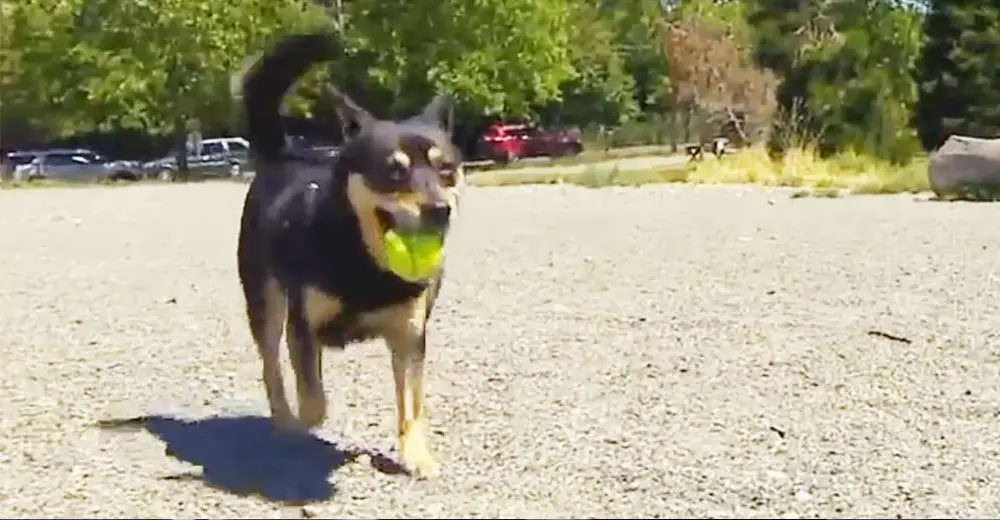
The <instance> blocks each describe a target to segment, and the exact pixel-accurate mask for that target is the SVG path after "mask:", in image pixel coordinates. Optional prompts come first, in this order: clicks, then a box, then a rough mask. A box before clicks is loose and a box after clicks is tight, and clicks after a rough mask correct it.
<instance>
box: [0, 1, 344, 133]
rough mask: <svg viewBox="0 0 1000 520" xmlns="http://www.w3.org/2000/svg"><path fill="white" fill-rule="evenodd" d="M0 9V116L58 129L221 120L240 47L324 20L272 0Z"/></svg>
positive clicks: (311, 10) (166, 127)
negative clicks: (0, 55) (0, 13)
mask: <svg viewBox="0 0 1000 520" xmlns="http://www.w3.org/2000/svg"><path fill="white" fill-rule="evenodd" d="M5 10H8V12H6V13H5V14H6V15H7V16H5V17H4V19H3V21H2V31H0V32H3V33H5V34H6V35H7V41H5V42H4V44H5V45H4V59H3V60H2V62H3V63H4V66H3V82H4V84H3V91H4V93H5V95H4V98H3V108H4V117H5V119H8V118H10V119H24V118H28V117H31V118H36V120H35V123H36V124H38V125H39V126H42V127H44V129H45V130H46V131H47V132H46V133H48V134H50V135H55V136H59V135H67V134H72V133H76V132H80V131H88V130H91V129H94V128H96V129H100V130H108V129H113V128H117V129H141V130H144V131H147V132H151V133H166V132H168V131H171V130H172V129H173V127H174V124H175V121H176V119H177V118H178V117H194V116H196V117H198V118H200V119H201V120H202V123H203V125H205V126H206V127H208V128H219V127H225V126H226V125H228V123H229V121H230V114H229V105H230V104H229V101H228V100H229V95H228V92H229V75H230V74H231V73H232V72H233V71H234V70H236V69H237V68H238V67H239V65H240V63H241V62H242V60H243V59H244V57H245V55H246V54H247V53H248V52H250V51H254V50H256V49H258V48H259V47H260V46H261V45H262V44H263V42H265V41H267V40H268V39H269V38H270V37H272V36H273V35H275V34H278V33H284V32H289V31H294V30H301V29H303V28H306V27H310V26H314V25H315V24H317V23H321V22H323V21H325V16H324V15H323V13H322V11H321V10H320V9H319V8H317V7H315V6H312V5H311V4H306V3H300V2H272V1H270V0H234V1H232V2H227V3H222V4H214V3H206V2H200V1H194V0H156V1H153V0H137V1H135V2H124V3H122V2H116V1H114V0H27V1H23V2H21V1H19V2H15V3H12V4H5ZM39 116H41V118H40V119H37V118H39Z"/></svg>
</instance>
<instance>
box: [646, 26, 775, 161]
mask: <svg viewBox="0 0 1000 520" xmlns="http://www.w3.org/2000/svg"><path fill="white" fill-rule="evenodd" d="M681 16H682V17H681V18H680V19H677V20H674V21H670V22H663V31H664V37H665V39H666V48H667V62H668V64H669V70H670V78H671V85H672V87H673V89H672V90H673V93H674V95H675V99H676V104H678V105H691V106H698V107H700V108H702V109H704V110H706V111H708V112H709V113H710V114H713V115H714V116H715V117H716V118H718V117H720V116H721V117H722V118H724V120H726V121H727V123H729V124H731V126H732V127H733V128H734V129H735V130H736V132H737V133H738V134H739V137H740V138H741V140H742V141H743V142H749V141H750V137H749V136H748V135H747V133H746V131H745V129H744V120H745V117H746V116H749V117H750V118H751V119H752V120H755V121H757V122H766V121H769V120H770V116H771V114H772V113H773V110H774V105H775V103H774V92H775V86H776V80H775V78H774V75H773V74H772V73H771V72H770V71H768V70H766V69H762V68H759V67H757V66H756V65H755V64H754V63H753V61H752V60H751V58H750V55H749V53H748V52H747V49H746V46H745V44H744V43H743V42H741V41H739V40H738V36H737V34H735V33H733V32H731V31H730V30H728V29H727V27H726V26H725V25H723V24H722V23H720V21H718V20H713V19H711V18H708V17H702V16H701V15H700V14H688V15H683V14H682V15H681Z"/></svg>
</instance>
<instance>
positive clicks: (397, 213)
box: [375, 206, 451, 237]
mask: <svg viewBox="0 0 1000 520" xmlns="http://www.w3.org/2000/svg"><path fill="white" fill-rule="evenodd" d="M375 218H376V219H377V220H378V223H379V226H381V228H382V231H383V232H385V231H389V230H393V231H397V232H400V233H407V234H412V233H420V234H426V233H431V234H435V235H439V236H441V237H444V235H445V234H446V233H447V232H448V227H449V224H450V221H451V211H450V209H447V208H432V209H422V210H420V211H419V212H416V213H414V212H412V211H408V210H406V209H403V208H392V207H385V206H378V207H376V208H375Z"/></svg>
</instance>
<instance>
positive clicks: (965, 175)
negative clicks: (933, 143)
mask: <svg viewBox="0 0 1000 520" xmlns="http://www.w3.org/2000/svg"><path fill="white" fill-rule="evenodd" d="M927 174H928V180H929V181H930V185H931V189H932V190H934V193H935V194H936V195H937V196H938V197H942V198H954V197H971V198H984V197H985V198H991V199H996V198H998V197H1000V139H982V138H979V137H967V136H961V135H953V136H950V137H948V140H947V141H945V143H944V144H943V145H942V146H941V148H938V149H937V151H935V152H934V153H933V154H932V155H931V161H930V167H929V168H928V172H927Z"/></svg>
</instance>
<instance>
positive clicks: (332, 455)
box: [98, 415, 403, 503]
mask: <svg viewBox="0 0 1000 520" xmlns="http://www.w3.org/2000/svg"><path fill="white" fill-rule="evenodd" d="M98 426H99V427H100V428H103V429H108V430H123V429H124V430H138V429H145V430H147V431H149V432H150V433H152V434H153V435H155V436H156V437H157V438H159V439H160V440H161V441H163V442H164V443H165V444H166V454H167V455H169V456H171V457H174V458H176V459H178V460H181V461H184V462H188V463H190V464H194V465H197V466H201V468H202V473H201V475H197V474H182V475H172V476H168V477H165V478H167V479H170V480H188V479H195V480H202V481H204V482H205V483H206V484H208V485H210V486H213V487H216V488H219V489H223V490H226V491H229V492H231V493H235V494H238V495H251V494H256V495H260V496H262V497H263V498H266V499H268V500H272V501H276V502H286V503H307V502H315V501H320V500H325V499H327V498H330V497H331V496H333V494H334V492H335V491H336V490H335V488H334V485H333V484H332V483H330V481H329V478H330V474H331V473H333V472H334V471H335V470H337V469H338V468H340V467H341V466H343V465H344V464H346V463H348V462H352V461H354V460H356V459H357V458H358V457H360V456H362V455H367V456H368V457H370V460H371V463H372V466H373V467H375V468H376V469H378V470H379V471H381V472H383V473H390V474H397V473H402V472H403V470H402V468H400V467H399V465H398V464H396V463H395V462H394V461H392V460H391V459H390V458H388V457H387V456H385V455H384V454H382V453H379V452H376V451H369V450H343V449H341V448H339V447H338V446H337V445H335V444H332V443H329V442H327V441H325V440H323V439H320V438H319V437H316V436H314V435H311V434H309V433H288V432H278V431H276V430H275V429H274V426H273V425H272V424H271V421H270V419H268V418H266V417H259V416H239V417H209V418H205V419H200V420H195V421H188V420H184V419H178V418H174V417H167V416H162V415H152V416H143V417H135V418H130V419H112V420H106V421H100V422H99V423H98Z"/></svg>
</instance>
